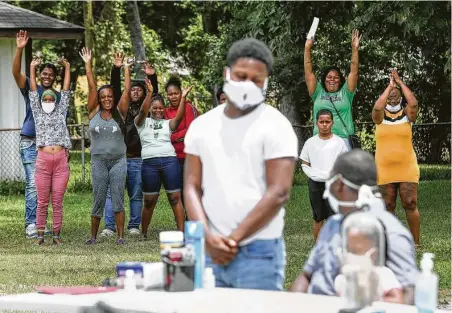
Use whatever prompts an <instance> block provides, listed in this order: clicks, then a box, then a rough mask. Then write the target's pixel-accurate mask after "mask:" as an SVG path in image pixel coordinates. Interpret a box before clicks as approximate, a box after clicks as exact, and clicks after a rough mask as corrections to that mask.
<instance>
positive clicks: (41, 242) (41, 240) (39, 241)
mask: <svg viewBox="0 0 452 313" xmlns="http://www.w3.org/2000/svg"><path fill="white" fill-rule="evenodd" d="M37 238H38V240H37V241H36V245H37V246H40V245H42V244H43V243H44V236H38V237H37Z"/></svg>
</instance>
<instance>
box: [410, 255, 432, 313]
mask: <svg viewBox="0 0 452 313" xmlns="http://www.w3.org/2000/svg"><path fill="white" fill-rule="evenodd" d="M433 258H434V254H433V253H424V255H423V256H422V260H421V271H422V273H421V274H420V275H419V276H418V278H417V280H416V287H415V296H414V303H415V305H416V308H417V310H418V312H419V313H434V312H435V311H436V306H437V305H438V275H436V274H435V273H434V272H433Z"/></svg>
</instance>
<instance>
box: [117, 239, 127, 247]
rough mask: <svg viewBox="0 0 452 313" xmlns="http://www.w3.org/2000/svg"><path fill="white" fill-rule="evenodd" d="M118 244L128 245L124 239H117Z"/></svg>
mask: <svg viewBox="0 0 452 313" xmlns="http://www.w3.org/2000/svg"><path fill="white" fill-rule="evenodd" d="M116 244H117V245H119V246H122V245H125V244H126V241H125V240H124V238H118V239H116Z"/></svg>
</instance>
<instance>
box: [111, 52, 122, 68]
mask: <svg viewBox="0 0 452 313" xmlns="http://www.w3.org/2000/svg"><path fill="white" fill-rule="evenodd" d="M113 64H114V65H115V66H116V67H119V68H121V67H122V65H123V64H124V53H122V52H116V53H115V54H113Z"/></svg>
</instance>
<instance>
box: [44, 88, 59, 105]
mask: <svg viewBox="0 0 452 313" xmlns="http://www.w3.org/2000/svg"><path fill="white" fill-rule="evenodd" d="M45 96H52V97H53V99H54V101H55V102H56V100H57V96H56V93H55V92H54V91H53V90H52V89H46V90H44V92H43V93H42V95H41V101H43V99H44V97H45Z"/></svg>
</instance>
